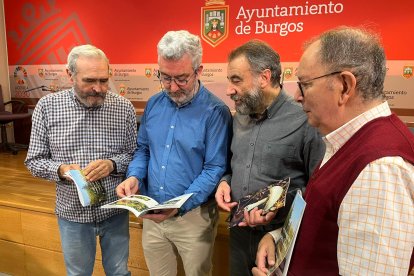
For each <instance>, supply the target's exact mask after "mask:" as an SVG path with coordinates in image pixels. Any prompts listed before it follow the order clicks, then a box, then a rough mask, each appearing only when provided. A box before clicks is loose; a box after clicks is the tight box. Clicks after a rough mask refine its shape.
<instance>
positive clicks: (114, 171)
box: [109, 159, 117, 173]
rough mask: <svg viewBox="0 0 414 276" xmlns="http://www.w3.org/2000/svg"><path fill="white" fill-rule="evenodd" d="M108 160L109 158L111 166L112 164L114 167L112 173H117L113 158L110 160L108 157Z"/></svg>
mask: <svg viewBox="0 0 414 276" xmlns="http://www.w3.org/2000/svg"><path fill="white" fill-rule="evenodd" d="M109 160H111V162H112V166H113V168H114V170H113V171H112V173H117V170H116V163H115V161H114V160H112V159H109Z"/></svg>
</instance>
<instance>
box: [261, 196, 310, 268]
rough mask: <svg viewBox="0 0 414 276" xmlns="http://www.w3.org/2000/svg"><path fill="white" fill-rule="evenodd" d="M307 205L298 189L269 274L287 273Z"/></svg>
mask: <svg viewBox="0 0 414 276" xmlns="http://www.w3.org/2000/svg"><path fill="white" fill-rule="evenodd" d="M305 207H306V202H305V200H304V199H303V197H302V193H301V192H300V190H298V192H297V193H296V196H295V199H294V200H293V203H292V207H291V208H290V211H289V213H288V216H287V217H286V220H285V223H284V225H283V227H282V231H281V236H280V238H279V240H277V241H276V244H275V250H276V251H275V265H274V266H273V267H272V268H270V269H269V273H268V275H277V276H280V275H287V271H288V268H289V264H290V258H291V257H292V253H293V248H294V245H295V241H296V237H297V235H298V232H299V227H300V223H301V221H302V217H303V213H304V211H305Z"/></svg>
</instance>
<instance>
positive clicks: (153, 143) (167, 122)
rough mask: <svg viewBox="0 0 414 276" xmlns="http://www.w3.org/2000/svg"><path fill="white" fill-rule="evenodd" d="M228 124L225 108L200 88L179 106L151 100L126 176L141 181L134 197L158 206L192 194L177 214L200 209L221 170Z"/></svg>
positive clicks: (163, 97)
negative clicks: (139, 195)
mask: <svg viewBox="0 0 414 276" xmlns="http://www.w3.org/2000/svg"><path fill="white" fill-rule="evenodd" d="M231 122H232V118H231V113H230V110H229V108H228V107H227V106H226V105H225V104H224V103H223V102H222V101H221V100H220V99H219V98H217V97H216V96H215V95H213V94H212V93H211V92H210V91H208V90H207V89H206V88H205V87H204V86H203V85H201V84H200V89H199V91H198V92H197V93H196V95H195V96H194V98H193V99H192V100H191V101H190V102H188V103H187V104H185V105H183V106H180V107H179V106H177V104H176V103H174V102H173V101H172V100H171V99H170V98H169V96H168V95H167V94H166V92H160V93H158V94H156V95H154V96H152V97H151V98H150V99H149V101H148V103H147V105H146V107H145V111H144V115H143V116H142V120H141V125H140V129H139V133H138V148H137V150H136V152H135V154H134V157H133V160H132V161H131V163H130V164H129V168H128V172H127V177H130V176H134V177H136V178H138V179H140V180H143V181H141V183H140V191H139V192H140V194H144V195H148V196H150V197H152V198H154V199H155V200H157V201H158V202H160V203H161V202H164V201H166V200H169V199H171V198H174V197H176V196H180V195H182V194H187V193H194V194H193V196H192V197H190V199H189V200H188V201H187V202H186V203H185V204H184V205H183V206H182V207H181V212H182V213H185V212H187V211H189V210H191V209H193V208H195V207H198V206H200V205H201V204H202V203H204V202H206V201H207V199H208V198H209V196H210V195H211V194H213V192H214V191H215V188H216V186H217V183H218V182H219V180H220V178H221V177H222V175H223V174H224V173H225V171H226V169H227V161H228V152H229V145H230V142H231ZM142 182H143V183H142Z"/></svg>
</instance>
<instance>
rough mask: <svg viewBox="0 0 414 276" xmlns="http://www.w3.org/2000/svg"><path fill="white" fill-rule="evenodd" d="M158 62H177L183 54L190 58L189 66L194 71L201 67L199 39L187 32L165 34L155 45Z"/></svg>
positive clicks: (201, 53) (201, 50)
mask: <svg viewBox="0 0 414 276" xmlns="http://www.w3.org/2000/svg"><path fill="white" fill-rule="evenodd" d="M157 49H158V61H159V60H160V58H161V57H162V58H165V59H167V60H179V59H180V58H182V57H183V56H184V54H189V55H190V57H191V65H192V67H193V69H194V70H196V69H197V68H198V67H200V65H201V58H202V56H203V48H202V46H201V41H200V37H199V36H197V35H193V34H191V33H189V32H188V31H184V30H181V31H169V32H167V33H166V34H165V35H164V36H163V37H162V38H161V40H160V41H159V42H158V45H157Z"/></svg>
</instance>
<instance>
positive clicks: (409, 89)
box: [4, 0, 414, 109]
mask: <svg viewBox="0 0 414 276" xmlns="http://www.w3.org/2000/svg"><path fill="white" fill-rule="evenodd" d="M4 9H5V21H6V38H7V49H8V60H9V72H10V83H11V91H12V97H13V98H26V99H33V103H35V102H36V101H37V99H39V98H40V97H41V96H43V95H46V94H48V93H53V92H55V91H59V90H61V89H65V88H67V87H69V86H70V84H69V81H68V78H67V76H66V72H65V63H66V56H67V54H68V53H69V51H70V49H71V48H72V47H73V46H75V45H80V44H85V43H90V44H94V45H96V46H97V47H99V48H101V49H103V50H104V51H105V53H106V54H107V55H108V57H109V59H110V62H111V68H110V73H111V81H110V87H111V90H112V91H114V92H116V93H119V94H121V95H122V96H124V97H126V98H128V99H130V100H131V101H132V102H142V103H145V101H147V100H148V98H149V97H150V96H151V95H153V94H155V93H156V92H158V91H159V89H160V84H159V81H158V79H157V78H156V74H157V68H158V67H157V53H156V45H157V43H158V41H159V39H160V38H161V37H162V35H163V34H164V33H165V32H167V31H169V30H181V29H186V30H188V31H190V32H192V33H195V34H197V35H199V36H200V37H201V38H202V41H203V64H204V71H203V74H202V77H201V79H202V81H203V82H204V83H205V85H206V86H207V87H209V88H210V89H211V90H212V91H213V92H214V93H216V94H217V95H218V96H219V97H220V98H222V99H223V100H224V101H225V102H226V103H227V104H229V106H230V107H232V103H231V101H230V100H229V99H228V98H227V97H226V95H225V89H226V84H227V79H226V59H227V54H228V53H229V51H230V50H231V49H233V48H234V47H237V46H238V45H240V44H242V43H244V42H246V41H248V40H250V39H253V38H257V39H261V40H264V41H266V42H268V43H269V44H270V45H272V47H274V49H275V50H276V51H278V52H279V54H280V56H281V60H282V66H283V69H284V75H283V79H284V83H285V87H286V88H287V90H288V91H289V92H290V93H294V92H295V90H296V85H295V81H296V78H295V70H296V67H297V63H298V60H299V58H300V55H301V52H302V45H303V43H304V42H305V41H306V40H308V39H310V38H312V37H313V36H315V35H317V34H318V33H320V32H322V31H324V30H327V29H330V28H333V27H336V26H340V25H351V26H361V25H362V26H365V27H368V28H370V29H373V30H375V31H377V32H379V33H380V34H381V36H382V38H383V42H384V45H385V48H386V53H387V67H388V72H387V80H386V87H385V89H386V94H387V97H388V99H389V102H390V105H391V106H392V107H393V108H402V109H414V107H413V106H412V105H411V104H410V103H412V102H414V95H413V94H414V89H413V88H414V77H413V67H414V51H412V45H413V44H414V37H413V36H412V35H410V34H409V33H410V32H411V30H412V29H413V28H414V17H413V16H412V11H413V10H414V1H411V0H401V1H377V2H372V1H355V0H342V1H332V0H331V1H328V0H314V1H303V0H302V1H299V0H255V1H245V0H244V1H243V0H191V1H186V0H174V1H165V0H161V1H158V2H157V3H156V4H154V3H153V2H152V1H135V0H122V1H119V0H83V1H65V0H19V1H16V0H4ZM368 11H369V12H368Z"/></svg>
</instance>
